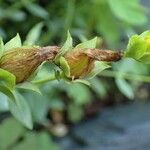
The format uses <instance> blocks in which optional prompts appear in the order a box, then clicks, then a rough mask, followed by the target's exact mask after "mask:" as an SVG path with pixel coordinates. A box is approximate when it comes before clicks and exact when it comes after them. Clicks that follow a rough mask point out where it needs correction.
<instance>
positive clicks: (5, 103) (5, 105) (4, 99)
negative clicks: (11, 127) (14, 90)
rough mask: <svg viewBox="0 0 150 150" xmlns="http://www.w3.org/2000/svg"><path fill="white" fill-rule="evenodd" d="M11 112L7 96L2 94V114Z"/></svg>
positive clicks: (0, 107) (0, 94) (0, 95)
mask: <svg viewBox="0 0 150 150" xmlns="http://www.w3.org/2000/svg"><path fill="white" fill-rule="evenodd" d="M6 111H9V108H8V101H7V96H6V95H5V94H3V93H1V92H0V112H6Z"/></svg>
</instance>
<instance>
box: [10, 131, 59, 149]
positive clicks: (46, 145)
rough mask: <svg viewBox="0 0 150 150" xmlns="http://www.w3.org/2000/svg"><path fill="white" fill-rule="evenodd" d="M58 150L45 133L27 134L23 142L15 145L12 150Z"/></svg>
mask: <svg viewBox="0 0 150 150" xmlns="http://www.w3.org/2000/svg"><path fill="white" fill-rule="evenodd" d="M29 147H30V150H59V148H58V146H57V145H56V144H55V143H54V142H53V140H52V138H51V137H50V135H49V134H48V133H46V132H39V133H36V132H35V133H34V132H33V133H27V134H26V135H25V137H24V140H22V141H21V142H19V143H17V144H15V145H14V146H13V148H11V149H12V150H26V149H29Z"/></svg>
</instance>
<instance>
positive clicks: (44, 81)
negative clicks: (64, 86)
mask: <svg viewBox="0 0 150 150" xmlns="http://www.w3.org/2000/svg"><path fill="white" fill-rule="evenodd" d="M54 80H56V76H55V74H52V75H51V76H49V77H47V78H44V79H41V80H34V81H32V83H34V84H42V83H46V82H49V81H54Z"/></svg>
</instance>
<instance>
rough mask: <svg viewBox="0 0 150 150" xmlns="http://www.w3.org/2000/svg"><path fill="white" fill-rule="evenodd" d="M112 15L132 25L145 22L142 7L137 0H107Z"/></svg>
mask: <svg viewBox="0 0 150 150" xmlns="http://www.w3.org/2000/svg"><path fill="white" fill-rule="evenodd" d="M108 4H109V6H110V8H111V10H112V12H113V13H114V15H115V16H116V17H117V18H118V19H120V20H122V21H126V22H127V23H130V24H132V25H143V24H145V23H146V22H147V17H146V15H145V11H144V8H143V7H142V6H141V4H140V2H139V1H138V0H132V1H131V0H108Z"/></svg>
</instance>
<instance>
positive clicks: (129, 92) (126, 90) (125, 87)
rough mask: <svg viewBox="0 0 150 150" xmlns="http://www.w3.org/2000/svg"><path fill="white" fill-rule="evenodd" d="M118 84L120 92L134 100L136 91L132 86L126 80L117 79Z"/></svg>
mask: <svg viewBox="0 0 150 150" xmlns="http://www.w3.org/2000/svg"><path fill="white" fill-rule="evenodd" d="M116 84H117V86H118V88H119V90H120V91H121V92H122V93H123V94H124V95H125V96H126V97H128V98H129V99H133V98H134V91H133V88H132V87H131V85H130V84H129V83H128V82H126V81H125V80H124V79H120V78H117V79H116Z"/></svg>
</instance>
